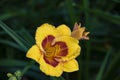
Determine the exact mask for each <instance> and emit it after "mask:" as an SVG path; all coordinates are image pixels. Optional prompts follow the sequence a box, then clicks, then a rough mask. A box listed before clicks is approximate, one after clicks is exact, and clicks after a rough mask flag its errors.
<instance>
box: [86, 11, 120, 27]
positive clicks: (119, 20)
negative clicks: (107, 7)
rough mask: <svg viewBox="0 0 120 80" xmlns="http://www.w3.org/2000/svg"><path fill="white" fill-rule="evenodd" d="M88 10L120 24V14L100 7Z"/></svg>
mask: <svg viewBox="0 0 120 80" xmlns="http://www.w3.org/2000/svg"><path fill="white" fill-rule="evenodd" d="M88 11H89V12H91V13H92V14H94V15H96V16H97V17H99V18H102V19H105V20H107V21H109V22H112V23H114V24H117V25H120V16H118V15H112V14H110V13H109V12H103V11H101V10H98V9H93V10H88Z"/></svg>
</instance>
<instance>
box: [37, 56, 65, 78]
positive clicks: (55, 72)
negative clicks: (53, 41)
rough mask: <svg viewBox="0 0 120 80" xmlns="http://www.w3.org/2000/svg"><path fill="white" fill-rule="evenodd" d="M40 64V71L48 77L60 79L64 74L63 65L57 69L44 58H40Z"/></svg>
mask: <svg viewBox="0 0 120 80" xmlns="http://www.w3.org/2000/svg"><path fill="white" fill-rule="evenodd" d="M39 63H40V70H41V71H42V72H43V73H45V74H46V75H49V76H56V77H59V76H61V75H62V73H63V69H62V67H61V64H58V65H57V66H56V67H53V66H51V65H50V64H48V63H46V62H45V60H44V59H43V56H42V57H41V58H40V60H39Z"/></svg>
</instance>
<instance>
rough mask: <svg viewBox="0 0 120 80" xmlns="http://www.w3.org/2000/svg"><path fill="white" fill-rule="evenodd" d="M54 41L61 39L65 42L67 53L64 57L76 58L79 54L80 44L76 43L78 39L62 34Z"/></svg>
mask: <svg viewBox="0 0 120 80" xmlns="http://www.w3.org/2000/svg"><path fill="white" fill-rule="evenodd" d="M55 41H56V42H57V41H62V42H65V43H66V45H67V47H68V54H67V56H65V58H69V59H73V58H76V57H77V56H78V55H79V54H80V50H81V48H80V46H79V45H78V40H76V39H74V38H72V37H69V36H62V37H59V38H56V39H55Z"/></svg>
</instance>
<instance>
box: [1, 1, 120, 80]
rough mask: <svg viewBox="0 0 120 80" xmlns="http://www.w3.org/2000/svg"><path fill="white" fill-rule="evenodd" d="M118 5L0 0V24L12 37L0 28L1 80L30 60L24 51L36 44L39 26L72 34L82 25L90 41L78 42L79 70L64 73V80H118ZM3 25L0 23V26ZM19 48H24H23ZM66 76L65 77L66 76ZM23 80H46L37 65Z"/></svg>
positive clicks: (119, 36) (119, 23) (112, 3)
mask: <svg viewBox="0 0 120 80" xmlns="http://www.w3.org/2000/svg"><path fill="white" fill-rule="evenodd" d="M119 6H120V1H119V0H53V1H52V0H0V20H1V21H2V22H4V23H5V24H6V25H8V27H9V28H11V29H12V30H13V31H12V32H11V33H12V34H13V35H14V32H15V34H17V35H19V36H20V37H21V38H22V39H20V41H21V42H22V43H19V40H16V38H17V39H19V37H17V36H15V37H16V38H14V37H12V36H11V35H10V33H8V31H6V29H7V28H6V27H5V26H4V28H5V29H2V28H0V80H7V79H8V77H7V75H6V74H7V73H8V72H11V73H14V72H15V71H16V70H22V69H23V68H24V67H25V66H26V65H27V63H28V61H29V60H30V59H27V58H26V57H25V55H26V52H27V50H28V49H29V48H30V47H31V46H32V45H33V44H34V43H35V40H34V36H35V31H36V28H37V27H38V26H40V25H41V24H43V23H50V24H52V25H55V26H58V25H61V24H66V25H67V26H69V27H70V28H71V30H72V28H73V26H74V23H75V22H78V23H81V24H82V26H85V27H86V31H89V32H90V35H89V36H90V40H89V41H80V46H81V47H82V50H81V55H80V56H79V57H78V58H77V60H78V62H79V65H80V70H79V71H77V72H73V73H68V74H67V73H64V74H63V77H64V78H65V79H66V80H120V62H119V61H120V7H119ZM1 25H3V24H2V23H0V26H1ZM22 44H23V45H24V46H22ZM66 74H67V75H66ZM23 80H49V76H46V75H44V74H43V73H42V72H40V71H39V68H38V64H37V63H36V64H35V65H34V66H33V67H32V68H31V69H30V70H29V71H28V72H27V73H26V74H25V75H24V77H23Z"/></svg>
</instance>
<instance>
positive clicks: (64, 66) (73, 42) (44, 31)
mask: <svg viewBox="0 0 120 80" xmlns="http://www.w3.org/2000/svg"><path fill="white" fill-rule="evenodd" d="M35 39H36V44H35V45H33V46H32V47H31V48H30V49H29V50H28V52H27V54H26V56H27V57H28V58H31V59H34V60H35V61H36V62H38V63H39V64H40V70H41V71H42V72H44V73H45V74H46V75H50V76H56V77H59V76H61V74H62V73H63V72H73V71H77V70H79V66H78V62H77V61H76V60H75V58H76V57H77V56H78V55H80V51H81V48H80V46H79V45H78V43H79V42H78V40H77V39H75V38H73V37H72V36H71V30H70V29H69V27H67V26H66V25H60V26H58V27H57V28H55V27H54V26H53V25H50V24H48V23H45V24H43V25H41V26H40V27H38V28H37V30H36V35H35Z"/></svg>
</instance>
